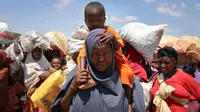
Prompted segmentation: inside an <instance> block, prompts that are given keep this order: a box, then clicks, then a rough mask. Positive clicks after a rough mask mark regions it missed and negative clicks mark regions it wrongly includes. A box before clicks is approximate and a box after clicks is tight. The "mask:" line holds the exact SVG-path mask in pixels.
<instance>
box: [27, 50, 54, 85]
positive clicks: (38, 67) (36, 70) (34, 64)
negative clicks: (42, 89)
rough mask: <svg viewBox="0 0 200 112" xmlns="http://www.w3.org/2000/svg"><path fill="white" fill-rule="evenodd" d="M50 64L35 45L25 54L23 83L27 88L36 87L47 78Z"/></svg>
mask: <svg viewBox="0 0 200 112" xmlns="http://www.w3.org/2000/svg"><path fill="white" fill-rule="evenodd" d="M51 68H52V67H51V64H50V63H49V62H48V61H47V59H46V58H45V56H44V55H43V51H42V49H40V48H38V47H36V48H34V49H33V51H32V52H29V53H28V54H27V57H26V60H25V67H24V74H25V75H24V77H25V80H24V83H25V85H26V87H27V89H31V88H33V87H38V86H39V84H41V83H42V82H43V81H44V80H45V79H47V78H48V76H49V75H50V73H49V72H48V70H52V69H51Z"/></svg>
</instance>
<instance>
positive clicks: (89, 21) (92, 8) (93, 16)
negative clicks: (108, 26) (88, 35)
mask: <svg viewBox="0 0 200 112" xmlns="http://www.w3.org/2000/svg"><path fill="white" fill-rule="evenodd" d="M105 16H106V13H105V9H104V6H103V5H102V4H101V3H99V2H90V3H89V4H88V5H87V6H86V7H85V24H86V25H87V27H88V29H89V30H90V31H91V30H93V29H96V28H104V24H105V20H106V17H105Z"/></svg>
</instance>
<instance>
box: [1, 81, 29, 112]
mask: <svg viewBox="0 0 200 112" xmlns="http://www.w3.org/2000/svg"><path fill="white" fill-rule="evenodd" d="M24 92H26V88H25V87H24V86H22V85H21V84H19V83H16V84H15V85H13V86H11V87H8V103H7V105H6V108H5V110H4V112H15V111H16V109H18V108H17V106H19V98H18V97H17V95H20V94H22V93H24Z"/></svg>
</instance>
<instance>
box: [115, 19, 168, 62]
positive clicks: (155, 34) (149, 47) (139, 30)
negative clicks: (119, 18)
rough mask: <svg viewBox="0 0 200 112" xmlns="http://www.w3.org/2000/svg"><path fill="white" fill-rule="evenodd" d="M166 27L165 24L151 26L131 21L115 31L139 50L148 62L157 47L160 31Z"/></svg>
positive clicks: (160, 35)
mask: <svg viewBox="0 0 200 112" xmlns="http://www.w3.org/2000/svg"><path fill="white" fill-rule="evenodd" d="M166 27H167V25H166V24H163V25H156V26H151V25H146V24H143V23H138V22H132V23H129V24H127V25H125V26H123V27H122V28H120V29H118V30H117V31H118V33H119V34H120V36H121V37H122V38H123V39H124V40H125V41H127V42H128V43H130V44H131V45H132V46H133V47H134V48H135V49H136V50H137V51H138V52H140V53H141V54H142V55H143V57H144V58H145V59H146V60H147V61H148V62H151V61H152V59H153V53H154V51H155V50H156V48H157V47H158V44H159V42H160V39H161V37H162V32H163V31H164V29H165V28H166Z"/></svg>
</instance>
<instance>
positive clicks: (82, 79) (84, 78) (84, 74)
mask: <svg viewBox="0 0 200 112" xmlns="http://www.w3.org/2000/svg"><path fill="white" fill-rule="evenodd" d="M89 79H90V77H89V71H88V70H85V69H83V70H79V71H78V72H76V74H75V77H74V79H73V81H72V84H73V86H74V87H76V88H78V86H80V85H81V84H84V83H87V82H88V80H89Z"/></svg>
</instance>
